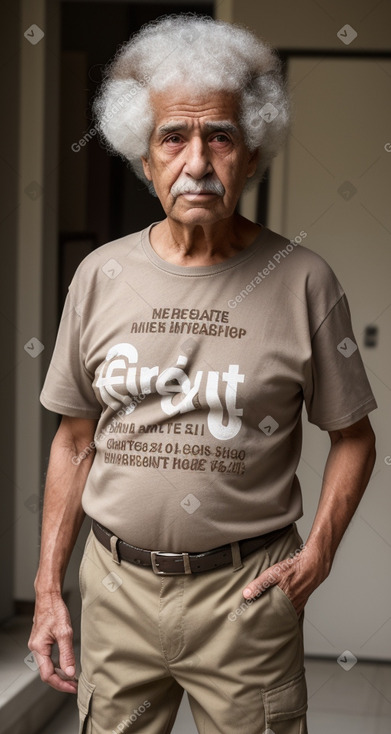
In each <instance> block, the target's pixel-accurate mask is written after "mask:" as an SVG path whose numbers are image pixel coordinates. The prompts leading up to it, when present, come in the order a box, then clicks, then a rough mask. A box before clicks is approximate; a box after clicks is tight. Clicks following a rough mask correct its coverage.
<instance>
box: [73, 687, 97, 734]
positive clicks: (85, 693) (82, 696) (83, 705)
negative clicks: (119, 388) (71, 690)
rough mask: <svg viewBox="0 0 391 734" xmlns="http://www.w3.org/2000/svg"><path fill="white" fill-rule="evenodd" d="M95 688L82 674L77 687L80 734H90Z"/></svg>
mask: <svg viewBox="0 0 391 734" xmlns="http://www.w3.org/2000/svg"><path fill="white" fill-rule="evenodd" d="M94 690H95V686H94V685H93V684H92V683H89V682H88V680H87V678H85V676H84V675H83V673H81V675H80V678H79V684H78V686H77V706H78V709H79V734H88V732H89V731H90V729H89V728H88V720H89V716H90V708H91V702H92V694H93V692H94Z"/></svg>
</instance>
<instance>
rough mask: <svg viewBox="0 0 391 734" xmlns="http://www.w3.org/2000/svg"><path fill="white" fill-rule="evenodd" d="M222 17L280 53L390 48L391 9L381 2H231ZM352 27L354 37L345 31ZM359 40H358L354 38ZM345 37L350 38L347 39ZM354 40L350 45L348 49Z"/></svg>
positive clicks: (219, 8)
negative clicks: (279, 50) (249, 29)
mask: <svg viewBox="0 0 391 734" xmlns="http://www.w3.org/2000/svg"><path fill="white" fill-rule="evenodd" d="M216 12H217V14H219V13H221V14H224V15H225V16H226V18H225V19H226V20H230V21H231V22H235V23H243V24H244V25H246V26H248V27H249V28H253V29H254V30H256V31H257V33H258V34H259V35H260V36H262V37H264V38H265V39H266V40H268V41H269V43H271V44H272V46H274V47H275V48H279V49H295V50H296V51H299V50H306V49H313V50H315V49H317V50H320V49H322V50H326V49H327V50H328V51H333V50H335V51H341V50H345V51H346V53H349V51H363V50H366V51H374V50H376V51H384V50H388V49H389V48H390V31H389V29H390V21H391V7H390V3H389V2H376V0H316V2H314V0H295V2H294V3H292V2H287V0H273V2H272V3H271V2H269V0H257V2H254V0H230V2H229V3H226V2H225V0H223V2H222V3H219V2H217V6H216ZM346 25H349V26H350V27H351V28H352V29H353V31H354V32H353V31H351V30H349V29H347V31H346V30H345V31H344V30H342V33H341V34H340V36H341V38H344V41H342V40H341V38H340V37H339V36H338V35H337V33H338V32H339V31H340V30H341V29H343V28H344V27H345V26H346ZM355 33H356V34H357V36H355V37H354V38H353V36H354V34H355ZM344 34H346V35H344ZM350 38H353V40H352V41H351V42H350V43H345V41H346V42H348V41H349V40H350Z"/></svg>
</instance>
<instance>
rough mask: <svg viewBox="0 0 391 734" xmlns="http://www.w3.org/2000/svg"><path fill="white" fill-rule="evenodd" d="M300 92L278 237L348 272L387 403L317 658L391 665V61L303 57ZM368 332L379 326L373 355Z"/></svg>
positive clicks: (323, 594)
mask: <svg viewBox="0 0 391 734" xmlns="http://www.w3.org/2000/svg"><path fill="white" fill-rule="evenodd" d="M289 81H290V85H291V88H292V90H293V98H294V107H295V109H294V123H293V129H292V134H291V136H290V139H289V142H288V144H287V146H286V149H285V152H284V153H283V155H280V156H279V157H278V158H277V159H276V161H275V164H274V166H273V170H272V181H271V197H270V198H271V205H270V216H269V219H268V226H269V227H270V228H271V229H275V230H276V231H278V232H280V233H281V234H284V235H285V236H287V237H289V238H294V237H295V236H297V235H298V234H299V233H300V232H301V231H304V232H306V233H307V236H306V238H305V239H304V240H303V244H304V245H306V246H307V247H309V248H311V249H312V250H315V251H316V252H318V253H319V254H320V255H322V257H324V259H325V260H327V262H328V263H329V264H330V265H331V267H332V268H333V269H334V271H335V272H336V274H337V277H338V279H339V280H340V282H341V283H342V285H343V287H344V289H345V291H346V293H347V296H348V300H349V303H350V308H351V312H352V320H353V327H354V331H355V335H356V340H357V343H358V345H359V348H360V350H361V354H362V357H363V360H364V364H365V366H366V369H367V374H368V377H369V379H370V382H371V385H372V389H373V391H374V393H375V397H376V399H377V402H378V404H379V409H378V410H377V411H375V412H373V413H372V414H371V416H370V418H371V421H372V425H373V427H374V430H375V432H376V434H377V462H376V466H375V470H374V474H373V478H372V480H371V482H370V485H369V487H368V489H367V492H366V494H365V495H364V498H363V500H362V502H361V504H360V506H359V508H358V511H357V513H356V516H355V518H354V520H353V522H352V524H351V525H350V527H349V529H348V532H347V534H346V536H345V538H344V540H343V542H342V544H341V546H340V549H339V551H338V553H337V557H336V560H335V563H334V567H333V570H332V573H331V575H330V576H329V578H328V579H327V580H326V581H325V582H324V584H323V585H322V586H321V587H320V588H319V589H318V590H317V591H316V592H315V593H314V595H313V596H312V597H311V599H310V600H309V603H308V605H307V613H306V626H305V634H306V652H307V653H309V654H312V655H316V654H321V655H329V656H332V657H338V655H339V654H340V653H341V652H343V651H345V650H350V651H352V652H353V653H354V654H355V656H356V657H357V658H358V659H360V658H361V659H364V658H377V659H391V573H390V570H391V493H390V480H391V465H390V464H391V458H390V456H391V420H390V415H391V410H390V408H391V369H390V365H391V359H390V357H391V336H390V331H391V328H390V320H391V288H390V282H391V278H390V276H391V236H390V235H391V197H390V194H391V187H390V169H391V125H390V122H391V61H389V60H386V59H373V58H372V59H368V58H367V59H365V58H339V57H338V58H335V57H334V58H333V57H321V56H317V57H315V56H314V57H299V58H291V60H290V61H289ZM368 326H369V327H373V326H375V327H377V343H376V345H375V346H372V347H369V346H365V329H366V328H367V327H368ZM375 337H376V335H375ZM372 341H373V336H372ZM330 399H332V396H330ZM304 424H305V425H304V450H303V457H302V461H301V463H300V466H299V477H300V480H301V484H302V489H303V499H304V517H303V518H302V519H301V520H300V522H299V530H300V532H301V533H302V535H303V537H304V538H306V537H307V535H308V532H309V530H310V527H311V524H312V519H313V516H314V514H315V511H316V507H317V503H318V498H319V493H320V488H321V477H322V472H323V467H324V463H325V457H326V455H327V452H328V447H329V438H328V434H327V433H324V432H322V431H320V430H319V429H318V428H316V427H314V426H311V425H309V424H308V423H307V422H306V419H304ZM341 492H343V487H341Z"/></svg>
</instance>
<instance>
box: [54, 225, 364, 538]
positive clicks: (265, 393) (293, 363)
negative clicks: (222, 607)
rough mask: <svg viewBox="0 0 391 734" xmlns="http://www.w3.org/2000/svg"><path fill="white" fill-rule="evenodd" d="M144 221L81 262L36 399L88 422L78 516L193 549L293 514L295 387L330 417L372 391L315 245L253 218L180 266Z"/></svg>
mask: <svg viewBox="0 0 391 734" xmlns="http://www.w3.org/2000/svg"><path fill="white" fill-rule="evenodd" d="M152 226H153V225H151V227H152ZM151 227H148V228H147V229H145V230H143V231H142V232H137V233H135V234H132V235H128V236H126V237H123V238H121V239H119V240H116V241H114V242H110V243H109V244H107V245H104V246H103V247H100V248H99V249H97V250H95V251H94V252H93V253H91V254H90V255H89V256H88V257H87V258H86V259H85V260H84V261H83V262H82V263H81V265H80V266H79V268H78V270H77V272H76V274H75V276H74V279H73V281H72V283H71V286H70V288H69V294H68V297H67V301H66V304H65V307H64V312H63V315H62V319H61V324H60V328H59V332H58V337H57V342H56V346H55V350H54V354H53V357H52V361H51V364H50V367H49V370H48V374H47V377H46V381H45V385H44V388H43V390H42V394H41V402H42V403H43V405H44V406H45V407H46V408H48V409H49V410H53V411H55V412H57V413H61V414H64V415H68V416H75V417H82V418H94V419H97V420H98V424H97V430H96V435H95V440H94V445H93V446H92V447H86V450H85V453H88V452H89V451H91V450H92V449H93V448H95V447H96V455H95V459H94V462H93V464H92V468H91V470H90V473H89V476H88V479H87V482H86V486H85V489H84V493H83V507H84V509H85V511H86V513H87V514H88V515H90V516H91V517H93V518H95V519H96V520H98V521H99V522H100V523H102V524H103V525H105V526H106V527H108V528H110V530H112V531H113V532H114V533H115V534H116V535H117V536H118V537H120V538H122V539H124V540H126V541H127V542H129V543H131V544H133V545H136V546H139V547H141V548H149V549H155V550H166V551H172V552H181V551H189V552H192V551H193V552H196V551H204V550H208V549H210V548H213V547H216V546H219V545H222V544H224V543H227V542H233V541H235V540H239V539H241V538H248V537H252V536H256V535H259V534H261V533H265V532H268V531H270V530H274V529H277V528H280V527H283V526H285V525H287V524H288V523H290V522H292V521H295V520H297V519H298V518H299V517H301V515H302V502H301V491H300V485H299V481H298V478H297V476H296V473H295V472H296V468H297V464H298V462H299V458H300V452H301V440H302V436H301V413H302V404H303V401H304V402H305V405H306V409H307V413H308V418H309V420H310V421H311V422H312V423H315V424H316V425H318V426H319V427H320V428H322V429H324V430H328V431H331V430H337V429H340V428H344V427H346V426H349V425H351V424H352V423H354V422H356V421H358V420H359V419H360V418H362V417H363V416H365V415H366V414H367V413H369V412H370V411H371V410H373V409H374V408H375V407H376V402H375V400H374V397H373V395H372V392H371V389H370V387H369V383H368V380H367V377H366V375H365V371H364V368H363V364H362V361H361V357H360V354H359V351H358V349H357V346H356V343H355V339H354V335H353V333H352V327H351V322H350V314H349V307H348V304H347V301H346V298H345V296H344V294H343V291H342V288H341V286H340V284H339V283H338V281H337V279H336V277H335V275H334V274H333V272H332V270H331V269H330V267H329V266H328V265H327V264H326V263H325V262H324V260H323V259H322V258H321V257H319V256H318V255H316V254H315V253H313V252H312V251H310V250H309V249H307V248H305V247H302V246H301V245H294V244H293V243H292V242H290V241H289V240H287V239H285V238H283V237H281V236H280V235H278V234H276V233H274V232H272V231H271V230H269V229H268V228H266V227H263V228H262V229H261V230H260V234H259V235H258V237H257V238H256V240H255V241H254V242H253V244H252V245H250V246H249V247H247V248H246V249H245V250H243V251H242V252H240V253H238V254H237V255H235V256H234V257H231V258H229V259H228V260H225V261H224V262H222V263H219V264H217V265H211V266H203V267H182V266H178V265H172V264H170V263H168V262H166V261H165V260H163V259H161V258H160V257H159V256H158V255H157V254H156V253H155V251H154V250H153V248H152V247H151V244H150V241H149V231H150V229H151ZM82 456H83V455H80V456H75V457H74V459H73V462H74V463H75V464H77V463H78V462H80V461H81V460H82ZM341 491H342V488H341Z"/></svg>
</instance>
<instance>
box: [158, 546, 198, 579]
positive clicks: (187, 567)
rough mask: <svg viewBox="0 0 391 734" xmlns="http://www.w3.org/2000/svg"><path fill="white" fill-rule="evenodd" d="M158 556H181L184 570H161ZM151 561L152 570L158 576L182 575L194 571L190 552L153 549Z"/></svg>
mask: <svg viewBox="0 0 391 734" xmlns="http://www.w3.org/2000/svg"><path fill="white" fill-rule="evenodd" d="M156 556H171V557H172V556H176V557H179V556H181V557H182V561H183V571H160V570H159V562H158V561H157V560H156ZM151 563H152V570H153V572H154V573H155V574H156V575H157V576H182V575H183V574H189V573H192V571H191V568H190V561H189V554H188V553H165V552H164V551H151Z"/></svg>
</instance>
